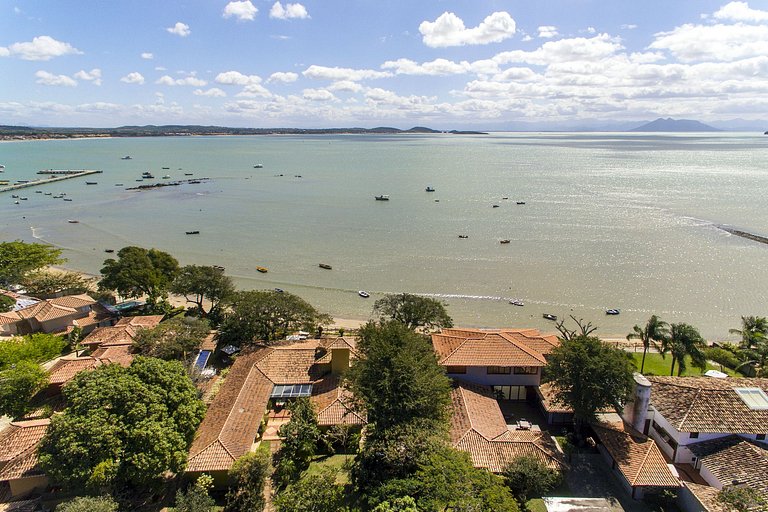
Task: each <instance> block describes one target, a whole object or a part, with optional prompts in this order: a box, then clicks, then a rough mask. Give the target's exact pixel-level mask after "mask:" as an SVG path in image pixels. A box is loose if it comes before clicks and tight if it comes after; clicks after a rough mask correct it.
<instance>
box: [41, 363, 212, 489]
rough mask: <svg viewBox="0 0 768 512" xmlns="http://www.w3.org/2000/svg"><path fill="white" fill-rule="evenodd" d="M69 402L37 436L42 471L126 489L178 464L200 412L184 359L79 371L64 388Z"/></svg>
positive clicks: (76, 482) (77, 482)
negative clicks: (44, 431)
mask: <svg viewBox="0 0 768 512" xmlns="http://www.w3.org/2000/svg"><path fill="white" fill-rule="evenodd" d="M63 393H64V397H65V399H66V400H67V404H68V407H67V409H66V410H65V411H64V413H63V414H60V415H56V416H54V417H53V418H52V420H51V425H50V427H49V428H48V432H47V433H46V435H45V437H44V438H43V440H42V441H41V443H40V447H39V460H40V465H41V467H42V468H43V470H44V471H45V473H46V474H47V475H48V476H49V477H50V478H51V479H52V480H53V481H55V482H58V483H60V484H63V485H67V486H68V487H73V488H87V489H92V490H104V491H109V492H110V493H111V494H113V495H114V494H115V493H119V495H127V496H130V497H133V494H136V493H138V492H139V491H143V490H148V489H151V488H152V486H153V485H154V484H156V483H157V482H159V480H160V478H161V476H162V475H163V474H165V473H166V472H167V471H171V472H175V473H177V472H180V471H181V470H182V469H183V468H184V463H185V461H186V455H187V450H188V448H189V444H190V443H191V441H192V438H193V437H194V433H195V429H196V428H197V425H198V424H199V423H200V421H201V420H202V417H203V415H204V412H205V407H204V405H203V403H202V402H201V401H200V400H199V399H198V398H197V391H196V390H195V388H194V386H193V385H192V382H191V381H190V380H189V377H187V375H186V372H185V369H184V366H183V365H182V364H181V363H179V362H176V361H170V362H169V361H161V360H159V359H150V358H143V357H137V358H136V359H135V360H134V362H133V363H132V364H131V366H130V367H128V368H123V367H121V366H119V365H116V364H111V365H105V366H101V367H99V368H96V369H95V370H93V371H88V372H80V373H79V374H77V375H76V376H75V378H74V379H73V380H72V381H71V382H69V383H68V384H67V385H66V386H65V387H64V390H63Z"/></svg>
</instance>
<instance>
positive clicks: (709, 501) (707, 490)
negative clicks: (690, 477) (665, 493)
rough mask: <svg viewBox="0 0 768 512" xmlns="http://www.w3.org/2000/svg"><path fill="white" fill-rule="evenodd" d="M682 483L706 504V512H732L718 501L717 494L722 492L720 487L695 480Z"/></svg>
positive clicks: (700, 501)
mask: <svg viewBox="0 0 768 512" xmlns="http://www.w3.org/2000/svg"><path fill="white" fill-rule="evenodd" d="M682 484H683V486H684V487H687V488H688V490H689V491H691V494H693V495H694V496H696V499H697V500H699V503H701V504H702V505H703V506H704V509H705V511H706V512H731V511H730V510H729V509H728V507H726V506H725V505H723V504H722V503H720V502H719V501H717V495H718V494H719V493H720V490H719V489H715V488H714V487H710V486H708V485H701V484H697V483H693V482H682Z"/></svg>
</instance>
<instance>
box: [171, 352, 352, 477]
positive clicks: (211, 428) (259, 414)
mask: <svg viewBox="0 0 768 512" xmlns="http://www.w3.org/2000/svg"><path fill="white" fill-rule="evenodd" d="M355 357H356V351H355V340H353V339H350V338H332V339H320V340H318V339H313V340H304V341H300V342H297V343H286V344H282V345H275V346H269V347H261V348H257V349H256V350H253V351H250V352H245V353H241V354H240V355H239V356H237V357H236V359H235V363H234V364H233V365H232V367H231V368H230V370H229V373H228V374H227V377H226V379H225V380H224V383H223V384H222V385H221V388H220V389H219V392H218V393H217V394H216V397H215V398H214V400H213V402H212V403H211V404H210V405H209V407H208V411H207V412H206V415H205V418H204V419H203V421H202V423H201V424H200V426H199V427H198V429H197V434H196V436H195V440H194V441H193V442H192V446H191V447H190V450H189V457H188V461H187V470H186V471H187V473H191V474H199V473H203V472H205V473H208V474H210V475H212V476H213V477H214V480H215V482H216V484H217V485H223V484H225V483H226V482H227V478H228V476H227V472H228V471H229V469H230V468H231V467H232V464H234V462H235V460H237V459H238V458H239V457H241V456H242V455H244V454H246V453H248V452H249V451H251V450H252V449H254V448H255V446H256V442H257V439H258V437H259V435H260V427H261V425H262V421H263V419H264V417H265V414H266V412H267V410H268V409H269V408H270V404H272V406H274V407H280V406H281V405H282V404H283V403H285V402H286V401H287V400H291V399H294V398H297V397H309V399H310V401H311V402H312V404H313V405H314V408H315V411H316V412H317V415H318V423H319V424H320V426H321V427H327V426H331V425H336V424H347V425H357V426H362V425H364V424H365V422H366V418H365V415H361V414H360V413H357V412H355V411H354V410H353V409H352V405H351V403H350V396H349V392H348V391H346V390H344V389H343V388H341V387H340V377H341V375H342V374H343V372H344V371H345V370H346V369H348V368H349V365H350V361H351V360H353V359H354V358H355Z"/></svg>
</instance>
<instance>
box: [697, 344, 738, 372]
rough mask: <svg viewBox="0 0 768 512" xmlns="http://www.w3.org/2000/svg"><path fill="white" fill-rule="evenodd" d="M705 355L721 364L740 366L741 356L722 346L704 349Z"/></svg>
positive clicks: (728, 366) (732, 366)
mask: <svg viewBox="0 0 768 512" xmlns="http://www.w3.org/2000/svg"><path fill="white" fill-rule="evenodd" d="M703 352H704V356H705V357H706V358H707V360H709V361H714V362H716V363H718V364H720V365H721V366H725V367H727V368H731V369H735V368H736V367H737V366H739V358H738V357H737V356H736V354H734V353H733V352H730V351H728V350H725V349H724V348H721V347H707V348H705V349H704V350H703Z"/></svg>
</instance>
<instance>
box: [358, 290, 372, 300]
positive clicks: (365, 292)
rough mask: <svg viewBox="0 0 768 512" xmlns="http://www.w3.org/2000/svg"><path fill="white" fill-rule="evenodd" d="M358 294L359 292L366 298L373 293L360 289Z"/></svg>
mask: <svg viewBox="0 0 768 512" xmlns="http://www.w3.org/2000/svg"><path fill="white" fill-rule="evenodd" d="M357 294H358V295H359V296H361V297H362V298H364V299H367V298H368V297H370V296H371V294H370V293H368V292H367V291H365V290H358V291H357Z"/></svg>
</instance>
